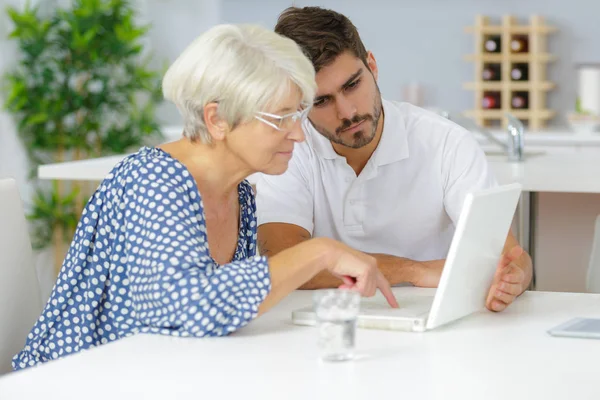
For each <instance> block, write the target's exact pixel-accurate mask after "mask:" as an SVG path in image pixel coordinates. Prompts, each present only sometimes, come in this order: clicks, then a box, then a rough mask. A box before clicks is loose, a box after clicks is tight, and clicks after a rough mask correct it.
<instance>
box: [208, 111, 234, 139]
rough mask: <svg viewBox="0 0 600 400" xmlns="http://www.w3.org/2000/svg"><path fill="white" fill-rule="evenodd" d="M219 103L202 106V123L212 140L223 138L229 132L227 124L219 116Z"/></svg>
mask: <svg viewBox="0 0 600 400" xmlns="http://www.w3.org/2000/svg"><path fill="white" fill-rule="evenodd" d="M218 109H219V105H218V104H217V103H208V104H207V105H205V106H204V124H205V125H206V129H207V130H208V133H209V134H210V136H211V137H212V138H213V140H215V141H218V140H223V139H225V135H226V134H227V132H229V124H228V123H227V122H226V121H224V120H223V119H221V117H219V113H218Z"/></svg>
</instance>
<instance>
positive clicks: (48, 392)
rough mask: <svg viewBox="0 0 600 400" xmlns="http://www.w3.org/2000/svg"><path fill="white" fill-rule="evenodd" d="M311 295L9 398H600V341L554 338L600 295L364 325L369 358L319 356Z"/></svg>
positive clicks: (59, 372)
mask: <svg viewBox="0 0 600 400" xmlns="http://www.w3.org/2000/svg"><path fill="white" fill-rule="evenodd" d="M394 291H395V292H396V293H397V294H399V295H409V294H412V295H415V296H418V295H431V294H432V293H433V290H431V289H417V288H396V289H394ZM311 295H312V292H310V291H298V292H295V293H292V294H291V295H290V296H289V297H287V298H286V299H284V300H283V302H282V303H280V304H279V305H278V306H276V307H275V308H274V309H273V310H271V311H270V312H268V313H267V314H265V315H264V316H262V317H260V318H258V319H257V320H255V321H253V322H252V323H250V325H249V326H247V327H246V328H243V329H242V330H240V331H239V332H236V333H235V334H233V335H232V336H230V337H227V338H202V339H196V338H187V339H182V338H174V337H165V336H157V335H137V336H133V337H130V338H127V339H122V340H117V341H115V342H113V343H110V344H107V345H103V346H100V347H98V348H95V349H91V350H89V351H86V352H83V353H80V354H76V355H73V356H69V357H67V358H65V359H62V360H58V361H54V362H50V363H48V364H46V365H42V366H41V367H39V368H35V369H31V370H25V371H22V372H19V373H15V374H9V375H8V376H6V377H4V378H1V379H0V398H2V399H12V398H18V399H21V398H36V397H37V398H43V399H45V400H50V399H61V400H62V399H81V398H86V399H90V398H95V399H106V396H109V397H111V396H113V397H114V396H115V395H117V394H119V395H121V396H117V397H122V396H123V395H124V394H125V393H126V394H128V395H129V396H131V398H144V399H145V398H152V399H154V398H161V399H164V398H184V397H190V396H193V397H194V398H212V397H214V398H217V397H219V398H227V399H236V398H240V399H261V400H264V399H279V398H280V399H286V400H295V399H302V400H306V399H344V400H352V399H360V400H363V399H386V398H395V397H401V398H415V399H423V400H428V399H458V398H460V399H464V400H469V399H477V400H480V399H486V400H495V399H501V400H506V399H507V398H510V399H511V400H519V399H533V398H535V399H545V400H552V399H560V400H563V399H568V398H573V399H598V398H600V384H599V383H598V379H597V375H598V372H597V371H598V368H597V364H598V360H600V347H599V346H598V345H597V344H598V343H597V342H595V341H590V340H585V339H565V338H560V339H559V338H554V337H551V336H550V335H548V334H547V333H546V331H547V330H548V329H550V328H552V327H553V326H556V325H558V324H559V323H562V322H564V321H566V320H568V319H570V318H571V317H573V316H585V317H588V318H595V317H596V318H597V317H600V307H598V304H599V303H600V295H597V294H584V293H577V294H575V293H547V292H526V293H524V294H523V295H522V296H521V297H520V298H519V299H517V301H516V303H514V304H513V305H511V306H510V307H509V308H508V309H507V310H506V311H504V312H502V313H492V312H489V311H486V310H484V311H481V312H480V313H477V314H473V315H471V316H469V317H467V318H465V319H462V320H459V321H457V322H455V323H453V324H451V325H447V326H445V327H441V328H439V329H436V330H433V331H430V332H427V333H423V334H415V333H403V332H392V331H375V330H362V329H360V330H358V332H357V334H358V336H357V353H358V354H359V356H360V357H359V358H358V359H357V360H354V361H352V362H345V363H324V362H320V361H319V360H318V354H319V352H318V347H317V343H316V340H317V333H316V332H315V330H314V328H309V327H299V326H294V325H292V324H291V322H290V313H291V311H292V310H294V309H296V308H298V307H302V306H305V305H307V304H310V302H311ZM381 300H382V301H383V298H382V297H381Z"/></svg>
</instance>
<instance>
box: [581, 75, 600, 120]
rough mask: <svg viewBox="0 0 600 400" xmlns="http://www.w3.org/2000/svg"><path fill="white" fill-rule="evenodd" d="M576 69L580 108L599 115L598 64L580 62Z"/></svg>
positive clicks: (599, 83) (599, 88)
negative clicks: (577, 71) (577, 72)
mask: <svg viewBox="0 0 600 400" xmlns="http://www.w3.org/2000/svg"><path fill="white" fill-rule="evenodd" d="M578 70H579V92H578V95H579V101H580V105H581V109H582V111H589V112H591V113H592V114H593V115H595V116H600V64H582V65H580V66H578Z"/></svg>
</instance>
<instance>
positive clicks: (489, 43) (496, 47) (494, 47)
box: [483, 36, 502, 53]
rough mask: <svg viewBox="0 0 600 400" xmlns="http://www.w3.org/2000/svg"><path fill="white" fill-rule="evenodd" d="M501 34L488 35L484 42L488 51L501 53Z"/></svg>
mask: <svg viewBox="0 0 600 400" xmlns="http://www.w3.org/2000/svg"><path fill="white" fill-rule="evenodd" d="M500 43H501V42H500V36H488V37H487V38H486V39H485V42H484V44H483V47H484V50H485V52H486V53H500V51H501V49H502V48H501V47H500Z"/></svg>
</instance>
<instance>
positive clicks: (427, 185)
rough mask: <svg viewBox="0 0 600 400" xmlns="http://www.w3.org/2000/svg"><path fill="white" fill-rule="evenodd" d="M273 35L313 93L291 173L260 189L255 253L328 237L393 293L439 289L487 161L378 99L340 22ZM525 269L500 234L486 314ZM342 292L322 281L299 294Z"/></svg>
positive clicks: (298, 16) (515, 286)
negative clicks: (310, 80) (406, 287)
mask: <svg viewBox="0 0 600 400" xmlns="http://www.w3.org/2000/svg"><path fill="white" fill-rule="evenodd" d="M275 31H276V32H277V33H279V34H281V35H284V36H287V37H289V38H291V39H292V40H294V41H295V42H296V43H298V45H300V47H301V48H302V49H303V50H304V52H305V54H306V55H307V56H308V57H309V58H310V59H311V61H312V63H313V65H314V66H315V70H316V71H317V75H316V80H317V86H318V89H317V94H316V97H315V99H314V104H313V108H312V109H311V110H310V112H309V114H308V121H305V122H304V124H303V128H304V132H305V134H306V141H305V142H304V143H299V144H296V148H295V151H294V156H293V158H292V160H291V162H290V165H289V169H288V170H287V172H286V173H284V174H283V175H280V176H269V177H264V178H262V179H261V180H260V181H259V182H258V184H257V207H258V220H259V225H260V226H259V228H258V239H259V249H260V251H261V252H262V254H264V255H267V256H272V255H274V254H276V253H278V252H280V251H282V250H284V249H286V248H288V247H291V246H293V245H295V244H297V243H299V242H302V241H304V240H308V239H309V238H311V237H319V236H325V237H331V238H334V239H337V240H340V241H342V242H344V243H346V244H347V245H349V246H351V247H354V248H356V249H359V250H361V251H364V252H366V253H370V254H372V255H374V256H375V257H376V258H377V260H378V266H379V268H380V270H381V271H382V272H383V274H384V275H385V277H386V278H387V279H388V280H389V282H390V283H391V284H398V283H402V282H408V283H411V284H413V285H416V286H423V287H436V286H437V285H438V282H439V279H440V275H441V271H442V268H443V265H444V258H445V257H446V255H447V252H448V249H449V246H450V242H451V240H452V236H453V234H454V229H455V225H456V223H457V222H458V217H459V215H460V211H461V208H462V205H463V200H464V198H465V196H466V194H467V193H468V192H471V191H474V190H478V189H484V188H488V187H491V186H494V185H496V181H495V179H494V177H493V176H492V173H491V172H490V170H489V167H488V163H487V161H486V159H485V155H484V153H483V152H482V150H481V149H480V148H479V146H478V144H477V142H476V141H475V139H474V138H473V136H472V135H471V133H470V132H468V131H466V130H465V129H463V128H461V127H460V126H458V125H456V124H454V123H453V122H451V121H449V120H447V119H445V118H443V117H440V116H438V115H436V114H434V113H430V112H427V111H425V110H423V109H420V108H418V107H415V106H412V105H410V104H407V103H394V102H390V101H386V100H383V99H382V98H381V94H380V91H379V88H378V86H377V75H378V69H377V63H376V61H375V57H374V56H373V54H372V53H371V52H368V51H367V50H366V49H365V47H364V45H363V43H362V41H361V39H360V37H359V35H358V32H357V30H356V28H355V27H354V25H353V24H352V22H350V20H349V19H348V18H346V17H345V16H343V15H341V14H339V13H337V12H334V11H331V10H326V9H322V8H318V7H305V8H295V7H291V8H288V9H287V10H285V11H284V12H283V13H282V14H281V15H280V17H279V21H278V23H277V26H276V27H275ZM531 270H532V268H531V258H530V257H529V256H528V255H527V254H526V253H525V252H523V250H522V249H521V247H520V246H519V244H518V242H517V240H516V239H515V238H514V236H513V235H512V234H509V235H508V238H507V240H506V245H505V249H504V255H503V257H502V259H501V260H500V262H499V264H498V269H497V272H496V276H495V278H494V282H493V284H492V286H491V288H490V292H489V295H488V298H487V301H486V306H487V307H488V308H489V309H490V310H493V311H501V310H503V309H505V308H506V307H507V306H508V305H509V304H510V303H512V302H513V300H514V299H515V297H516V296H518V295H520V294H521V293H522V292H523V291H524V290H525V289H526V288H527V286H528V285H529V282H530V280H531ZM340 284H342V282H341V281H340V280H339V279H338V278H336V277H334V276H332V275H330V274H327V273H322V274H319V275H317V276H316V277H315V278H313V279H312V280H311V281H310V282H308V283H307V284H306V285H304V287H303V288H305V289H315V288H324V287H335V286H339V285H340Z"/></svg>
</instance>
